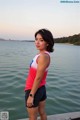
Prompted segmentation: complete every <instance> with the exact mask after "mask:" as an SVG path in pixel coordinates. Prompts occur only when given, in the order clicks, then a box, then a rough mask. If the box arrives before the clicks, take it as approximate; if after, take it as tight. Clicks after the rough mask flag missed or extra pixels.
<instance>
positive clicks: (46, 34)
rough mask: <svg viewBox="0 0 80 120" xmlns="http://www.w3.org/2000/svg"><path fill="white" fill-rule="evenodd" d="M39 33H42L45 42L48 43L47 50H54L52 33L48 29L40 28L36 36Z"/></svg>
mask: <svg viewBox="0 0 80 120" xmlns="http://www.w3.org/2000/svg"><path fill="white" fill-rule="evenodd" d="M37 34H40V35H41V36H42V38H43V40H44V41H45V42H47V43H48V46H47V49H46V50H47V51H48V52H53V46H54V39H53V35H52V33H51V32H50V31H49V30H47V29H40V30H38V31H37V32H36V33H35V38H36V36H37Z"/></svg>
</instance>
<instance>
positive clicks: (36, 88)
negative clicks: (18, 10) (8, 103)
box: [25, 29, 54, 120]
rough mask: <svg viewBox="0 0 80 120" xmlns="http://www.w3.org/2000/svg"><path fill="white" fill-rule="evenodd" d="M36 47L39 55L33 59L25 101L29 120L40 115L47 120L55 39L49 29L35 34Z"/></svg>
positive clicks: (34, 119) (35, 118) (27, 80)
mask: <svg viewBox="0 0 80 120" xmlns="http://www.w3.org/2000/svg"><path fill="white" fill-rule="evenodd" d="M35 45H36V47H37V49H38V50H39V53H38V54H37V55H36V56H35V57H34V58H33V60H32V62H31V64H30V70H29V74H28V77H27V79H26V84H25V101H26V107H27V111H28V115H29V120H37V115H38V113H39V114H40V118H41V120H47V116H46V113H45V102H46V97H47V96H46V88H45V84H46V76H47V72H48V67H49V64H50V52H53V46H54V39H53V35H52V33H51V32H50V31H49V30H47V29H40V30H39V31H37V32H36V33H35Z"/></svg>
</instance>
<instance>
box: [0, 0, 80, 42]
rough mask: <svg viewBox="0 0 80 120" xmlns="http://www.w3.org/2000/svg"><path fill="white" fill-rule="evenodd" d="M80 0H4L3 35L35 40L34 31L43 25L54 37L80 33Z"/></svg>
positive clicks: (0, 19)
mask: <svg viewBox="0 0 80 120" xmlns="http://www.w3.org/2000/svg"><path fill="white" fill-rule="evenodd" d="M64 1H65V0H64ZM70 1H71V0H70ZM72 1H74V0H72ZM77 1H79V3H62V2H61V0H0V38H5V39H18V40H24V39H25V40H26V39H30V40H31V39H32V40H33V39H34V33H35V32H36V31H37V30H38V29H41V28H47V29H49V30H51V31H52V33H53V36H54V37H63V36H70V35H73V34H78V33H80V0H77Z"/></svg>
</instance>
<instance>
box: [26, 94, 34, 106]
mask: <svg viewBox="0 0 80 120" xmlns="http://www.w3.org/2000/svg"><path fill="white" fill-rule="evenodd" d="M33 100H34V97H32V96H29V97H28V99H27V107H32V106H33Z"/></svg>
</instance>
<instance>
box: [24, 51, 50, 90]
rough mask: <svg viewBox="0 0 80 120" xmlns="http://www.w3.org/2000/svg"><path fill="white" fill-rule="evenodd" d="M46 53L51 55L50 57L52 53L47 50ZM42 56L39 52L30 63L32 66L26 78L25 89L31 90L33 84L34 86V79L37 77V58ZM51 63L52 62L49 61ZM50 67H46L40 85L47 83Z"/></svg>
mask: <svg viewBox="0 0 80 120" xmlns="http://www.w3.org/2000/svg"><path fill="white" fill-rule="evenodd" d="M44 53H45V54H48V55H49V57H50V54H49V52H47V51H45V52H44ZM39 56H40V54H37V55H36V56H35V57H34V58H33V60H32V62H31V63H30V68H29V73H28V77H27V78H26V84H25V90H29V89H32V86H33V83H34V79H35V77H36V73H37V65H38V63H37V60H38V57H39ZM49 64H50V63H49ZM48 68H49V65H48V67H47V68H46V69H45V72H44V75H43V77H42V80H41V83H40V85H39V87H41V86H43V85H45V84H46V76H47V73H48Z"/></svg>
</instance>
